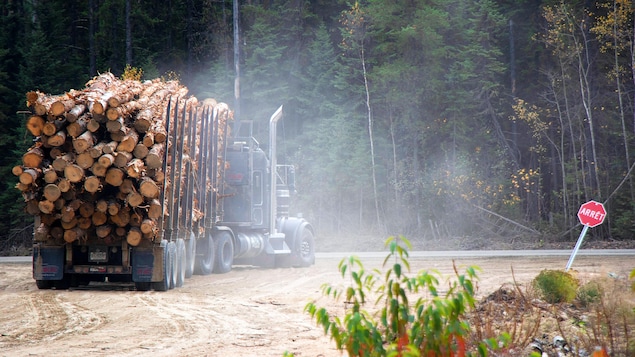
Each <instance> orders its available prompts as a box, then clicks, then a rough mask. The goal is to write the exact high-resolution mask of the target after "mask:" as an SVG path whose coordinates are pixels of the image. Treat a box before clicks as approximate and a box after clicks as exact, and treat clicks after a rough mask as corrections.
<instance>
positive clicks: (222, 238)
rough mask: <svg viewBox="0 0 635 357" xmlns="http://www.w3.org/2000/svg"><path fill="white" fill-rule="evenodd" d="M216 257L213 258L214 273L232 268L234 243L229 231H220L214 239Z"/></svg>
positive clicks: (221, 272) (224, 271)
mask: <svg viewBox="0 0 635 357" xmlns="http://www.w3.org/2000/svg"><path fill="white" fill-rule="evenodd" d="M214 243H215V248H216V258H215V259H214V260H215V262H214V273H216V274H225V273H229V272H230V271H231V270H232V264H234V243H233V242H232V237H231V235H230V234H229V232H225V231H221V232H220V233H219V234H218V236H216V239H214Z"/></svg>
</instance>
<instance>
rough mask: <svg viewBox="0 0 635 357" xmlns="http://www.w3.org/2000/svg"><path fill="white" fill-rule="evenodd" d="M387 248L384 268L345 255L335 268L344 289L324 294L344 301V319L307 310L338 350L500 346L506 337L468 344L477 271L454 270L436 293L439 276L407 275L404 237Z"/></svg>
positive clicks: (364, 352)
mask: <svg viewBox="0 0 635 357" xmlns="http://www.w3.org/2000/svg"><path fill="white" fill-rule="evenodd" d="M386 246H387V247H388V249H389V253H388V255H387V256H386V258H385V259H384V262H383V265H382V267H383V270H379V269H375V270H372V271H367V270H366V269H365V268H364V265H363V264H362V262H361V261H360V260H359V258H356V257H349V258H347V259H343V260H342V261H341V262H340V264H339V266H338V267H339V271H340V274H341V276H342V278H344V279H346V280H347V281H348V283H349V285H348V287H345V288H338V287H334V286H331V285H328V284H325V285H323V286H322V292H323V294H324V295H325V296H327V297H330V298H333V299H335V300H340V299H343V301H344V304H345V305H346V306H347V309H346V313H345V315H344V316H343V317H340V316H336V315H332V314H331V313H330V312H329V311H328V310H327V309H326V308H324V307H319V306H317V305H316V304H315V303H309V304H307V306H306V308H305V311H306V312H308V313H309V315H311V317H312V318H313V319H315V321H316V323H317V324H318V326H321V327H323V328H324V333H325V334H328V335H330V336H331V338H332V339H333V340H334V342H335V344H336V346H337V348H338V349H339V350H341V351H346V352H347V353H348V355H349V356H397V355H399V356H420V355H423V356H432V355H434V356H472V355H479V356H487V355H488V352H489V351H491V350H493V349H495V348H497V347H498V346H499V343H501V344H504V341H506V338H505V335H503V336H501V337H500V338H499V339H494V338H493V339H488V340H485V341H481V342H478V343H474V344H471V343H470V342H469V339H468V337H469V336H468V335H469V333H470V326H469V324H468V322H467V319H466V313H467V312H468V311H469V310H470V309H472V308H473V307H474V305H475V298H474V295H475V280H476V279H477V274H476V272H477V270H478V269H477V268H476V267H469V268H467V269H466V271H465V274H459V273H458V272H457V275H456V280H453V281H450V282H448V283H447V286H444V288H443V289H440V279H441V276H440V275H439V273H438V272H436V271H422V272H419V273H417V274H414V275H411V274H410V264H409V262H408V249H409V248H410V247H411V245H410V242H409V241H408V240H407V239H405V238H404V237H390V238H388V240H387V241H386ZM445 288H447V291H445ZM373 300H374V301H375V304H374V305H371V306H368V305H369V301H373Z"/></svg>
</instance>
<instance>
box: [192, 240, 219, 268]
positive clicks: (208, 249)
mask: <svg viewBox="0 0 635 357" xmlns="http://www.w3.org/2000/svg"><path fill="white" fill-rule="evenodd" d="M204 234H205V237H204V238H203V239H199V240H198V241H197V242H196V255H195V257H196V259H195V262H194V274H197V275H209V274H211V273H212V270H214V257H215V254H214V239H213V238H212V234H211V233H209V232H205V233H204Z"/></svg>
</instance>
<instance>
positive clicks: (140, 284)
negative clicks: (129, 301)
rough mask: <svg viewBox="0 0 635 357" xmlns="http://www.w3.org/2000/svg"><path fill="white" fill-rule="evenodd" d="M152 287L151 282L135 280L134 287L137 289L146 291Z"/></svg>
mask: <svg viewBox="0 0 635 357" xmlns="http://www.w3.org/2000/svg"><path fill="white" fill-rule="evenodd" d="M151 287H152V283H148V282H145V281H135V283H134V288H135V290H137V291H148V290H150V288H151Z"/></svg>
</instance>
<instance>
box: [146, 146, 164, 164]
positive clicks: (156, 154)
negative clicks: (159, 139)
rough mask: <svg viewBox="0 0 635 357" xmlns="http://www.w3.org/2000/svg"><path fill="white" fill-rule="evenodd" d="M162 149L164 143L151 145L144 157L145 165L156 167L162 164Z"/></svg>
mask: <svg viewBox="0 0 635 357" xmlns="http://www.w3.org/2000/svg"><path fill="white" fill-rule="evenodd" d="M164 150H165V145H164V144H162V143H161V144H154V145H152V147H151V148H150V151H149V152H148V155H147V156H146V158H145V162H146V166H147V167H148V168H150V169H158V168H160V167H161V166H163V155H164Z"/></svg>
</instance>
